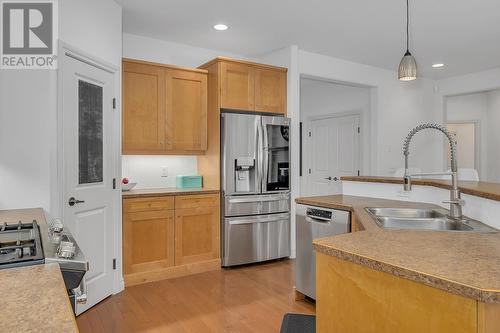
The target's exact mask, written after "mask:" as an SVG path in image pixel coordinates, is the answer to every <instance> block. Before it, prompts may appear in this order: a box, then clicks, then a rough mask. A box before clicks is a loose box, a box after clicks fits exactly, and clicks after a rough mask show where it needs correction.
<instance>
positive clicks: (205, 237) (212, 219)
mask: <svg viewBox="0 0 500 333" xmlns="http://www.w3.org/2000/svg"><path fill="white" fill-rule="evenodd" d="M219 223H220V222H219V207H199V208H184V209H176V210H175V265H184V264H190V263H195V262H201V261H205V260H210V259H217V258H218V257H219V238H220V237H219Z"/></svg>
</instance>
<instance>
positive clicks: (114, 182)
mask: <svg viewBox="0 0 500 333" xmlns="http://www.w3.org/2000/svg"><path fill="white" fill-rule="evenodd" d="M113 190H116V178H113Z"/></svg>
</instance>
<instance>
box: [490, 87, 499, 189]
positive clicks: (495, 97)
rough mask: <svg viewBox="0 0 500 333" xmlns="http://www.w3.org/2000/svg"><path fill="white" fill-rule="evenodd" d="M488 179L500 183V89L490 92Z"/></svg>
mask: <svg viewBox="0 0 500 333" xmlns="http://www.w3.org/2000/svg"><path fill="white" fill-rule="evenodd" d="M488 124H489V125H490V126H491V128H492V130H490V131H489V132H488V178H487V179H488V181H490V182H495V183H500V153H499V147H500V90H493V91H490V92H488Z"/></svg>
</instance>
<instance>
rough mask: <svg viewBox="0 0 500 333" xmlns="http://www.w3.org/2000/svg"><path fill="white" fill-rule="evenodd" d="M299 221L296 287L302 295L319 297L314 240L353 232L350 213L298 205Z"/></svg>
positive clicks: (297, 220)
mask: <svg viewBox="0 0 500 333" xmlns="http://www.w3.org/2000/svg"><path fill="white" fill-rule="evenodd" d="M295 223H296V241H297V259H296V266H295V287H296V288H297V290H298V291H299V292H301V293H302V294H304V295H307V296H309V297H311V298H313V299H316V255H315V253H314V249H313V245H312V242H313V239H316V238H321V237H328V236H333V235H338V234H343V233H347V232H349V231H350V216H349V212H348V211H343V210H335V209H328V208H319V207H314V206H305V205H297V207H296V219H295Z"/></svg>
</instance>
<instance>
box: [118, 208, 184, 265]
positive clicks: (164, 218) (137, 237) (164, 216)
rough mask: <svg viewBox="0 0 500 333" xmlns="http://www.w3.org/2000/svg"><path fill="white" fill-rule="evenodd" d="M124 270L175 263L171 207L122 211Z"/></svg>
mask: <svg viewBox="0 0 500 333" xmlns="http://www.w3.org/2000/svg"><path fill="white" fill-rule="evenodd" d="M123 263H124V265H123V268H124V274H125V275H127V274H132V273H138V272H147V271H152V270H156V269H162V268H166V267H171V266H173V265H174V211H173V210H156V211H154V210H153V211H143V212H134V213H125V214H124V215H123Z"/></svg>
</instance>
